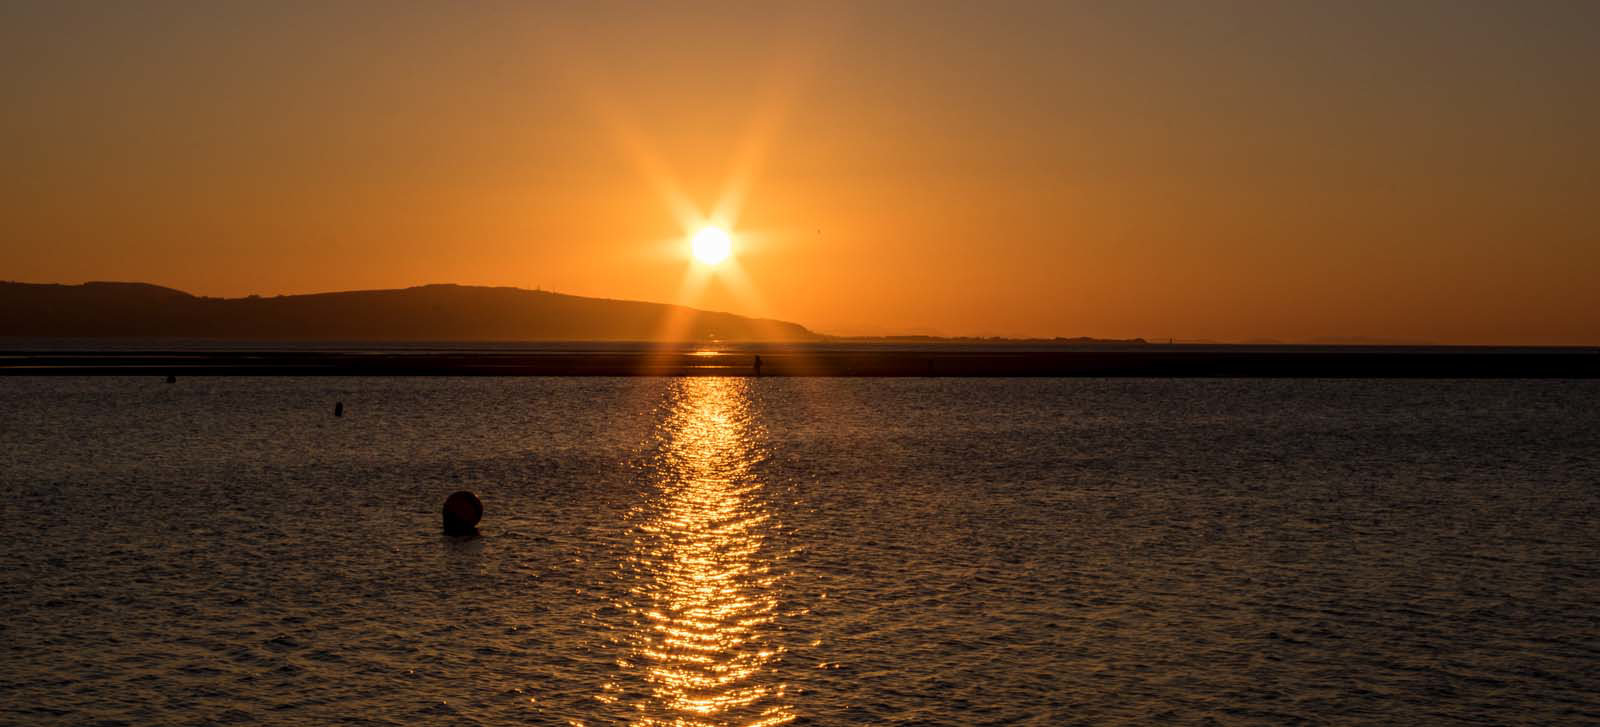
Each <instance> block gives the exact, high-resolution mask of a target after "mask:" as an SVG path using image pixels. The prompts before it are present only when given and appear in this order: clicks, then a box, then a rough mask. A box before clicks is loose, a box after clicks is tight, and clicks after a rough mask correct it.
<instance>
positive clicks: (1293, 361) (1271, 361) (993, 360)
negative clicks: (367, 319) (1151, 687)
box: [0, 346, 1600, 379]
mask: <svg viewBox="0 0 1600 727" xmlns="http://www.w3.org/2000/svg"><path fill="white" fill-rule="evenodd" d="M756 355H759V356H760V357H761V361H762V367H761V375H763V376H869V377H896V376H923V377H925V376H940V377H972V376H1034V377H1039V376H1048V377H1159V378H1168V377H1174V378H1177V377H1213V378H1561V379H1591V378H1600V350H1596V349H1592V348H1574V349H1548V348H1538V349H1533V348H1530V349H1508V348H1484V349H1474V348H1462V347H1439V348H1434V349H1426V348H1415V347H1413V348H1396V349H1392V350H1384V349H1379V348H1372V347H1362V348H1352V349H1350V350H1339V349H1336V348H1329V347H1317V348H1308V349H1304V350H1296V349H1292V348H1284V347H1260V348H1258V347H1251V346H1238V347H1217V346H1210V347H1204V348H1198V347H1197V350H1186V349H1185V347H1183V346H1175V347H1169V346H1161V347H1151V348H1150V349H1148V350H1138V349H1114V350H1085V349H1083V348H1078V349H1074V350H1055V351H1051V350H1020V351H1019V350H1010V351H1008V350H1005V349H1004V348H994V349H987V350H950V349H941V348H938V347H929V348H926V349H919V348H917V347H906V348H896V349H875V350H860V349H851V348H843V349H839V348H817V349H803V348H795V347H772V348H761V347H745V348H743V349H742V350H734V351H719V352H690V351H686V350H683V349H673V350H668V351H651V350H647V349H641V350H634V351H626V350H437V349H435V350H412V351H406V350H393V349H387V350H373V351H361V350H282V349H276V350H240V349H234V350H192V351H191V350H147V351H138V350H122V351H106V350H100V351H47V350H13V351H0V376H7V375H9V376H21V375H28V376H38V375H63V376H66V375H70V376H82V375H109V376H167V375H179V376H753V375H755V374H756V371H755V367H754V357H755V356H756Z"/></svg>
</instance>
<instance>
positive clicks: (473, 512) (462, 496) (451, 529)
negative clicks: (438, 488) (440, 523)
mask: <svg viewBox="0 0 1600 727" xmlns="http://www.w3.org/2000/svg"><path fill="white" fill-rule="evenodd" d="M481 519H483V502H482V501H480V500H479V499H478V496H477V495H474V494H472V493H471V492H468V491H466V490H460V491H458V492H452V493H450V496H449V497H446V498H445V499H444V534H445V535H477V534H478V528H477V525H478V521H479V520H481Z"/></svg>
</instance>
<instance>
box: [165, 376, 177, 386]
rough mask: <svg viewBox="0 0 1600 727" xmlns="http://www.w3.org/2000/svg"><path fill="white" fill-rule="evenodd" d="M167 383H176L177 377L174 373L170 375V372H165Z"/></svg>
mask: <svg viewBox="0 0 1600 727" xmlns="http://www.w3.org/2000/svg"><path fill="white" fill-rule="evenodd" d="M167 383H169V384H176V383H178V377H177V376H174V375H172V374H167Z"/></svg>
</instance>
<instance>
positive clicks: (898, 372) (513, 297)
mask: <svg viewBox="0 0 1600 727" xmlns="http://www.w3.org/2000/svg"><path fill="white" fill-rule="evenodd" d="M669 331H670V332H671V333H673V334H674V338H673V340H672V341H671V342H667V343H647V341H658V340H659V339H660V338H661V336H662V335H663V334H664V332H669ZM757 355H759V356H760V357H761V361H762V366H761V370H760V374H761V375H762V376H956V377H961V376H1079V377H1263V378H1268V377H1316V378H1596V377H1597V376H1600V349H1595V348H1577V347H1568V348H1553V347H1552V348H1536V347H1471V346H1336V345H1334V346H1330V345H1321V346H1295V345H1225V344H1176V345H1173V344H1153V343H1147V342H1145V341H1143V340H1140V339H1131V340H1120V341H1107V340H1098V339H1087V338H1071V339H1068V338H1057V339H1030V340H1008V339H976V338H960V339H953V338H933V337H927V336H901V337H886V338H842V337H835V336H827V335H824V334H819V333H815V332H813V331H810V330H808V329H806V328H805V327H804V326H801V325H798V324H795V323H788V322H784V321H775V320H766V319H754V318H746V317H743V316H737V315H733V314H729V313H715V312H707V311H700V310H695V309H692V308H686V307H682V306H672V305H663V304H658V303H644V302H636V301H620V300H608V299H599V298H585V297H580V296H571V295H563V294H558V293H549V292H543V291H530V290H521V289H516V288H486V287H471V286H458V285H429V286H422V287H417V288H408V289H404V290H373V291H356V292H347V293H325V294H317V295H293V296H277V297H271V298H261V297H254V296H252V297H249V298H231V299H224V298H205V297H199V296H193V295H190V294H188V293H184V292H182V291H178V290H173V289H170V288H162V287H159V286H154V285H145V284H140V283H89V284H84V285H40V284H27V283H3V282H0V375H8V374H9V375H40V374H58V375H84V374H103V375H137V376H160V377H166V376H169V375H174V374H181V375H183V376H186V377H187V376H202V375H250V376H262V375H290V376H318V375H335V376H337V375H358V376H433V375H455V376H696V375H709V376H750V375H755V374H756V370H755V366H754V359H755V357H756V356H757Z"/></svg>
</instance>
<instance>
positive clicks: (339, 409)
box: [333, 401, 344, 417]
mask: <svg viewBox="0 0 1600 727" xmlns="http://www.w3.org/2000/svg"><path fill="white" fill-rule="evenodd" d="M333 415H334V416H336V417H342V416H344V402H342V401H340V402H335V403H334V405H333Z"/></svg>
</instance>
